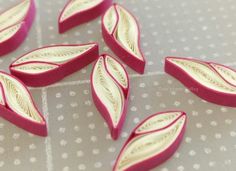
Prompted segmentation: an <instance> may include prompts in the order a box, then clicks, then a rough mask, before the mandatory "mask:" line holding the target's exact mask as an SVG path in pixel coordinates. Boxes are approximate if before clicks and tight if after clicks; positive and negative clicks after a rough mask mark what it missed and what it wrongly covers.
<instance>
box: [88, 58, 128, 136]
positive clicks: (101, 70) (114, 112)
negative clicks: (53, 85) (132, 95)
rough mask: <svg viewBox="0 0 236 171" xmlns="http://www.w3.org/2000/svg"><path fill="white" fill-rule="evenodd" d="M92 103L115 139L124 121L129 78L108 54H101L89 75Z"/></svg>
mask: <svg viewBox="0 0 236 171" xmlns="http://www.w3.org/2000/svg"><path fill="white" fill-rule="evenodd" d="M91 89H92V95H93V100H94V103H95V105H96V107H97V109H98V110H99V112H100V113H101V114H102V116H103V117H104V119H105V120H106V122H107V124H108V126H109V128H110V132H111V136H112V138H113V139H114V140H116V139H117V138H118V136H119V134H120V131H121V129H122V126H123V123H124V121H125V117H126V112H127V104H128V98H129V78H128V74H127V73H126V71H125V69H124V67H123V66H122V65H121V64H120V63H119V62H118V61H117V60H115V59H114V58H112V57H110V56H109V55H102V56H101V57H100V58H99V59H98V60H97V62H96V64H95V65H94V68H93V71H92V75H91Z"/></svg>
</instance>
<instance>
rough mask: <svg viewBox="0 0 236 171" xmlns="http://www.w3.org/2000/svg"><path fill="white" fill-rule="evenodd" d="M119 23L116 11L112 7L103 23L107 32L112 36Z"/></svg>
mask: <svg viewBox="0 0 236 171" xmlns="http://www.w3.org/2000/svg"><path fill="white" fill-rule="evenodd" d="M116 21H117V15H116V11H115V7H114V6H111V7H110V8H109V9H108V10H107V12H106V13H105V15H104V18H103V23H104V26H105V27H106V29H107V31H108V32H109V33H110V34H112V32H113V30H114V29H115V26H116Z"/></svg>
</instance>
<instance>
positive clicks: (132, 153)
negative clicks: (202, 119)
mask: <svg viewBox="0 0 236 171" xmlns="http://www.w3.org/2000/svg"><path fill="white" fill-rule="evenodd" d="M186 121H187V116H186V114H185V113H184V112H182V111H167V112H161V113H157V114H154V115H152V116H150V117H148V118H147V119H145V120H144V121H143V122H141V123H140V124H139V125H138V126H137V127H136V128H135V129H134V130H133V132H132V133H131V135H130V137H129V138H128V140H127V141H126V143H125V145H124V146H123V148H122V150H121V152H120V154H119V156H118V158H117V160H116V163H115V165H114V168H113V171H144V170H145V171H147V170H151V169H153V168H155V167H157V166H159V165H160V164H162V163H163V162H165V161H166V160H167V159H169V158H170V157H171V156H172V155H173V154H174V153H175V151H176V150H177V148H178V147H179V145H180V143H181V141H182V139H183V136H184V132H185V128H186Z"/></svg>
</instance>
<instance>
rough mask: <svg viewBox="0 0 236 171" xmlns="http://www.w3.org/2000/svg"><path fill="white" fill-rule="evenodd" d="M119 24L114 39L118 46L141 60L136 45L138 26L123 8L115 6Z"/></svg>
mask: <svg viewBox="0 0 236 171" xmlns="http://www.w3.org/2000/svg"><path fill="white" fill-rule="evenodd" d="M116 9H117V12H118V15H119V22H118V25H117V31H116V39H117V40H118V41H119V42H120V44H121V45H122V46H123V47H124V48H125V49H126V50H127V51H128V52H130V53H131V54H132V55H134V56H135V57H136V58H138V59H140V60H143V57H142V54H141V52H140V50H139V45H138V41H139V40H138V37H139V36H138V34H139V32H138V26H137V23H136V21H135V19H134V18H133V16H131V15H130V14H129V12H127V11H126V10H125V9H124V8H122V7H121V6H119V5H117V6H116Z"/></svg>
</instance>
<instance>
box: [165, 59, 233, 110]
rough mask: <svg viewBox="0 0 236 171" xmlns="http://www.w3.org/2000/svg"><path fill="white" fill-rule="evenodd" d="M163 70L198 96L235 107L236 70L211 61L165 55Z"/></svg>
mask: <svg viewBox="0 0 236 171" xmlns="http://www.w3.org/2000/svg"><path fill="white" fill-rule="evenodd" d="M165 71H166V72H167V73H168V74H170V75H172V76H173V77H175V78H176V79H178V80H179V81H180V82H182V83H183V84H184V85H185V86H186V87H187V88H189V89H190V90H191V91H192V92H193V93H195V94H196V95H197V96H199V97H200V98H202V99H204V100H206V101H209V102H212V103H216V104H219V105H224V106H231V107H236V100H235V99H236V71H235V70H233V69H231V68H229V67H227V66H224V65H221V64H216V63H212V62H204V61H200V60H195V59H189V58H181V57H167V58H166V60H165Z"/></svg>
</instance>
